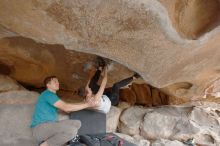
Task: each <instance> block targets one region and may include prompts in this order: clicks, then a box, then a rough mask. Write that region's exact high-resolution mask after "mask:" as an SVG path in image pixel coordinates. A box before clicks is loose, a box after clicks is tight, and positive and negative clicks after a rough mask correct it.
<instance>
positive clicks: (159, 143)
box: [151, 139, 186, 146]
mask: <svg viewBox="0 0 220 146" xmlns="http://www.w3.org/2000/svg"><path fill="white" fill-rule="evenodd" d="M151 145H152V146H186V145H185V144H183V143H182V142H180V141H178V140H174V141H170V140H167V139H159V140H156V141H155V142H153V143H152V144H151Z"/></svg>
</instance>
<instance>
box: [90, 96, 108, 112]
mask: <svg viewBox="0 0 220 146" xmlns="http://www.w3.org/2000/svg"><path fill="white" fill-rule="evenodd" d="M110 108H111V101H110V100H109V98H108V96H106V95H102V98H101V102H100V105H99V106H98V107H96V108H95V109H94V110H97V111H98V112H101V113H105V114H107V113H108V112H109V111H110Z"/></svg>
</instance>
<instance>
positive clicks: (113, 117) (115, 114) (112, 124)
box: [106, 106, 122, 132]
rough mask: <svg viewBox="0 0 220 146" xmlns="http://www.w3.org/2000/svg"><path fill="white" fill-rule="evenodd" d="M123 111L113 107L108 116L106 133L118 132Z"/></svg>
mask: <svg viewBox="0 0 220 146" xmlns="http://www.w3.org/2000/svg"><path fill="white" fill-rule="evenodd" d="M121 112H122V110H121V109H120V108H117V107H115V106H112V107H111V110H110V111H109V113H108V114H107V115H106V119H107V121H106V126H107V127H106V131H107V132H116V131H117V127H118V123H119V117H120V115H121Z"/></svg>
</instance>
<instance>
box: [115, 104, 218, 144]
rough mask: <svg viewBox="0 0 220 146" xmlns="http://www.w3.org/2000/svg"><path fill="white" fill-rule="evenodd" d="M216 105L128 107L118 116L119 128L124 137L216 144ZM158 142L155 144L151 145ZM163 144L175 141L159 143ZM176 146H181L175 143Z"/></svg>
mask: <svg viewBox="0 0 220 146" xmlns="http://www.w3.org/2000/svg"><path fill="white" fill-rule="evenodd" d="M219 111H220V107H219V104H207V105H194V106H192V105H184V106H183V105H182V106H164V107H158V108H148V109H144V108H141V107H131V108H128V109H127V110H125V111H124V112H123V114H122V115H121V117H120V121H121V125H120V126H119V129H120V131H121V132H122V133H125V134H128V135H133V136H134V135H140V136H143V137H144V138H145V139H151V140H157V139H172V140H178V141H185V140H187V139H189V138H194V139H195V143H197V144H198V145H213V146H214V145H215V146H217V145H219V144H220V139H219V138H220V135H219V132H220V121H219V120H220V118H219ZM157 143H158V142H156V143H155V145H159V144H157ZM159 143H164V145H175V143H176V142H171V141H160V142H159ZM160 145H163V144H160ZM176 145H181V144H178V142H177V143H176Z"/></svg>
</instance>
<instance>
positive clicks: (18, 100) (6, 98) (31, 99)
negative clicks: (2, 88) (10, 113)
mask: <svg viewBox="0 0 220 146" xmlns="http://www.w3.org/2000/svg"><path fill="white" fill-rule="evenodd" d="M38 96H39V93H37V92H33V91H24V90H18V91H17V90H15V91H8V92H3V93H0V104H34V103H35V102H36V100H37V97H38Z"/></svg>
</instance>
